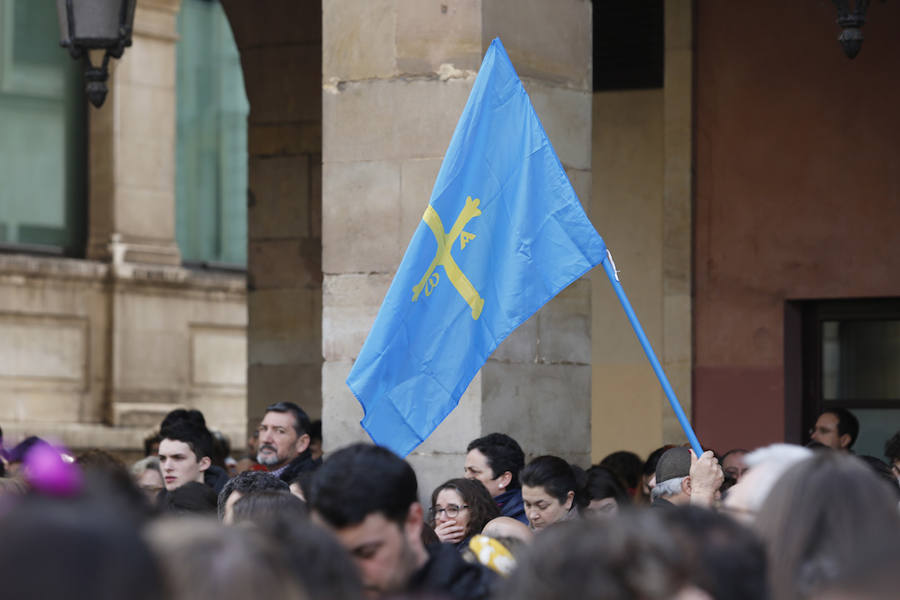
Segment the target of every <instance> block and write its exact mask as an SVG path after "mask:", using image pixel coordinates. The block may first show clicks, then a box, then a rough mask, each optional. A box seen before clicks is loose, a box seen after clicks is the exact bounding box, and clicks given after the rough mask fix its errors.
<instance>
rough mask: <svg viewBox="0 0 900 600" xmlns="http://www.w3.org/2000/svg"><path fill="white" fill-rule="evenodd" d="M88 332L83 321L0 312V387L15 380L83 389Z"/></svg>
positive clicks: (86, 362)
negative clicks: (74, 386) (66, 385)
mask: <svg viewBox="0 0 900 600" xmlns="http://www.w3.org/2000/svg"><path fill="white" fill-rule="evenodd" d="M88 331H89V323H88V321H87V320H86V319H83V318H72V317H58V316H49V315H48V316H24V315H17V314H14V313H3V312H0V340H3V342H2V343H0V385H2V383H3V382H5V381H8V380H9V379H13V378H16V379H26V380H30V381H32V382H33V383H40V382H44V384H45V385H47V384H49V385H53V384H54V383H56V384H58V383H60V382H66V383H68V384H69V385H76V386H78V387H84V386H86V385H87V378H88V368H89V367H88V364H89V359H90V356H89V354H88Z"/></svg>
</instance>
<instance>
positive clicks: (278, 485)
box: [217, 471, 288, 521]
mask: <svg viewBox="0 0 900 600" xmlns="http://www.w3.org/2000/svg"><path fill="white" fill-rule="evenodd" d="M262 490H284V491H288V484H287V483H285V482H283V481H282V480H280V479H278V478H277V477H275V476H274V475H272V474H271V473H269V472H267V471H244V472H243V473H238V474H237V475H235V476H234V477H232V478H231V479H229V480H228V482H227V483H226V484H225V487H223V488H222V491H221V492H219V498H218V500H217V511H218V514H219V520H220V521H221V520H222V518H223V517H224V516H225V503H226V502H228V498H229V497H230V496H231V494H232V493H234V492H237V493H239V494H241V495H242V496H243V495H244V494H250V493H252V492H258V491H262Z"/></svg>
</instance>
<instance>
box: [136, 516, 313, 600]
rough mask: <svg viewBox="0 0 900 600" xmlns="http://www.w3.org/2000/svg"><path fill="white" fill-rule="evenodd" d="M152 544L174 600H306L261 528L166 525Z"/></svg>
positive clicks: (153, 532) (155, 529) (193, 522)
mask: <svg viewBox="0 0 900 600" xmlns="http://www.w3.org/2000/svg"><path fill="white" fill-rule="evenodd" d="M147 538H148V539H149V541H150V545H151V547H152V548H153V550H154V552H155V554H156V556H157V557H158V559H159V561H160V563H161V566H162V570H163V573H164V575H165V579H166V582H167V584H168V587H169V593H168V594H167V595H166V596H165V597H166V598H169V599H171V600H195V599H197V598H215V599H216V600H247V598H278V599H285V600H304V599H305V598H306V595H305V594H304V592H303V588H302V585H301V583H300V582H299V580H298V579H297V577H296V576H295V575H294V574H293V573H292V572H291V569H290V568H289V567H288V564H287V562H286V561H285V560H284V558H283V557H282V556H281V555H280V553H279V552H277V550H276V548H274V547H273V544H271V543H270V541H269V540H268V539H266V537H265V536H264V535H263V534H262V533H261V532H260V531H259V530H257V529H255V528H250V527H221V526H220V525H219V524H218V523H216V521H215V520H212V519H205V518H182V519H162V520H160V521H158V522H156V523H154V524H152V525H151V526H150V528H149V529H148V532H147ZM123 597H126V596H123Z"/></svg>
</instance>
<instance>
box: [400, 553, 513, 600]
mask: <svg viewBox="0 0 900 600" xmlns="http://www.w3.org/2000/svg"><path fill="white" fill-rule="evenodd" d="M426 549H427V550H428V562H426V563H425V564H424V565H423V566H422V568H421V569H419V570H418V571H416V572H415V573H413V576H412V578H410V580H409V586H408V589H407V591H408V592H410V593H411V594H414V595H415V594H424V595H428V594H429V593H430V594H434V595H436V596H438V597H446V598H451V599H453V600H484V599H486V598H489V597H490V596H491V593H492V592H493V586H494V584H495V583H496V581H497V578H498V576H497V574H496V573H494V572H493V571H491V570H490V569H488V568H487V567H484V566H482V565H480V564H476V563H470V562H466V561H465V560H464V559H463V557H462V556H460V553H459V551H458V550H457V549H456V547H455V546H453V545H452V544H433V545H431V546H427V547H426Z"/></svg>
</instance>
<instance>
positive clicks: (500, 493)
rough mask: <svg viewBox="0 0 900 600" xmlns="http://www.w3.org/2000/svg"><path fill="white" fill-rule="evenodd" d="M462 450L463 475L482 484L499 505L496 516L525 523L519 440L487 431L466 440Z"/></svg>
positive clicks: (521, 456) (522, 456)
mask: <svg viewBox="0 0 900 600" xmlns="http://www.w3.org/2000/svg"><path fill="white" fill-rule="evenodd" d="M466 452H467V454H466V466H465V476H466V478H467V479H477V480H478V481H480V482H481V483H483V484H484V487H486V488H487V491H488V492H490V494H491V496H493V497H494V501H495V502H496V503H497V506H498V507H499V508H500V516H502V517H512V518H514V519H516V520H518V521H521V522H522V523H525V524H526V525H528V517H526V516H525V508H524V506H523V504H522V486H521V485H520V484H519V471H521V470H522V468H523V467H524V466H525V453H524V452H522V448H521V447H520V446H519V443H518V442H516V440H514V439H512V438H511V437H509V436H508V435H506V434H505V433H490V434H488V435H486V436H484V437H481V438H478V439H477V440H473V441H472V442H470V443H469V446H468V448H466Z"/></svg>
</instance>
